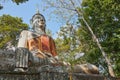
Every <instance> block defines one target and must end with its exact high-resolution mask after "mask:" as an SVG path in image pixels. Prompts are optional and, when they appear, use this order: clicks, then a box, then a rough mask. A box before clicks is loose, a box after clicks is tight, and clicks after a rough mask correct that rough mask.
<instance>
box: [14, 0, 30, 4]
mask: <svg viewBox="0 0 120 80" xmlns="http://www.w3.org/2000/svg"><path fill="white" fill-rule="evenodd" d="M12 1H13V2H15V3H16V4H17V5H19V4H20V3H25V2H26V1H28V0H12Z"/></svg>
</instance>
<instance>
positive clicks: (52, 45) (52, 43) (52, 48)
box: [50, 38, 58, 58]
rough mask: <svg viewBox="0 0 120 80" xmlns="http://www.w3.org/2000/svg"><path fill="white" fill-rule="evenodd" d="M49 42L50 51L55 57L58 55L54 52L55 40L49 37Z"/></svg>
mask: <svg viewBox="0 0 120 80" xmlns="http://www.w3.org/2000/svg"><path fill="white" fill-rule="evenodd" d="M50 43H51V53H52V55H53V57H56V58H57V57H58V56H57V52H56V46H55V42H54V40H53V39H52V38H51V39H50Z"/></svg>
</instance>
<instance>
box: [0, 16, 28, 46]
mask: <svg viewBox="0 0 120 80" xmlns="http://www.w3.org/2000/svg"><path fill="white" fill-rule="evenodd" d="M23 29H28V25H27V24H25V23H23V21H22V19H21V18H18V17H12V16H10V15H2V16H0V48H5V47H6V46H7V43H8V42H11V43H12V44H13V45H15V44H16V43H15V41H16V37H18V35H19V34H20V32H21V31H22V30H23Z"/></svg>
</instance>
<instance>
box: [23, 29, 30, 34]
mask: <svg viewBox="0 0 120 80" xmlns="http://www.w3.org/2000/svg"><path fill="white" fill-rule="evenodd" d="M30 32H31V31H28V30H23V31H22V32H21V34H28V33H30Z"/></svg>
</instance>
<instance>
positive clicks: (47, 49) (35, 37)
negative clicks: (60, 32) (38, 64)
mask: <svg viewBox="0 0 120 80" xmlns="http://www.w3.org/2000/svg"><path fill="white" fill-rule="evenodd" d="M30 22H31V24H32V30H31V31H29V30H23V31H22V32H21V34H20V38H19V41H18V46H17V49H16V69H15V71H24V70H26V69H27V68H28V66H29V63H30V62H35V61H40V60H42V59H45V58H49V57H53V58H55V59H57V58H58V56H57V53H56V47H55V42H54V40H53V39H52V37H50V36H48V35H47V34H46V31H45V30H46V20H45V18H44V16H43V15H42V14H40V13H39V11H37V13H36V14H34V15H33V16H32V19H31V20H30Z"/></svg>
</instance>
